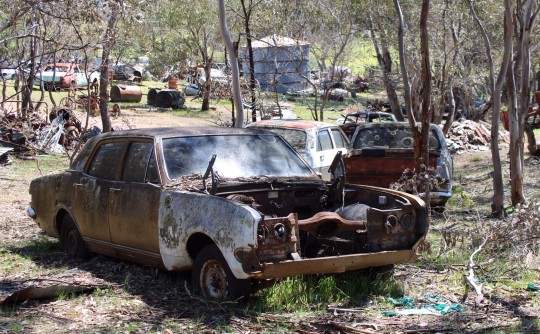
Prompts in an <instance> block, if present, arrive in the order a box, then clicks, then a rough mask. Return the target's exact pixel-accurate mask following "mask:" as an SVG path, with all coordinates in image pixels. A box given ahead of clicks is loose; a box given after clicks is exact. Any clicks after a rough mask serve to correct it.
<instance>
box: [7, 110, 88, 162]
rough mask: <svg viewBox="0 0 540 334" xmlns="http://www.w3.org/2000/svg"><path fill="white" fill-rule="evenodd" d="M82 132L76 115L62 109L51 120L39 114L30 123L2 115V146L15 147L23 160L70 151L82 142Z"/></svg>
mask: <svg viewBox="0 0 540 334" xmlns="http://www.w3.org/2000/svg"><path fill="white" fill-rule="evenodd" d="M81 132H82V128H81V122H80V121H79V120H78V119H77V117H76V116H75V114H74V113H73V112H72V111H71V110H69V109H66V108H62V107H60V108H57V109H56V110H54V111H51V113H50V114H49V120H48V121H47V120H46V119H42V118H40V117H39V116H38V115H37V113H34V114H30V115H29V116H28V118H27V119H26V120H24V119H22V118H21V117H18V116H17V115H16V114H14V113H10V114H7V115H4V116H0V147H2V148H6V149H7V148H11V149H12V152H14V153H15V154H16V155H17V156H18V157H21V158H25V157H26V158H28V157H33V156H35V155H36V154H37V153H38V152H44V153H60V152H64V151H65V150H69V149H71V148H73V147H74V146H75V145H76V144H77V143H78V138H79V137H80V133H81ZM3 151H5V150H2V152H3ZM5 159H7V157H6V158H5Z"/></svg>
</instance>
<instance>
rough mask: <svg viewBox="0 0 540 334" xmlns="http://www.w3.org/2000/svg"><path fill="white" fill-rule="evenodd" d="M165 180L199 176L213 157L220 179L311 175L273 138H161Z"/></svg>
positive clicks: (279, 141)
mask: <svg viewBox="0 0 540 334" xmlns="http://www.w3.org/2000/svg"><path fill="white" fill-rule="evenodd" d="M162 146H163V157H164V161H165V167H166V170H167V174H168V176H169V179H171V180H175V179H177V178H179V177H181V176H187V175H192V174H203V173H204V172H205V171H206V169H207V168H208V162H209V161H210V159H211V158H212V156H213V155H216V161H215V164H214V166H213V168H214V171H215V172H217V173H218V174H219V175H220V176H221V177H227V178H238V177H253V176H280V177H283V176H288V177H289V176H313V173H312V171H311V169H310V168H309V167H308V166H306V164H305V163H304V162H303V161H302V160H301V159H299V158H298V156H297V155H296V153H295V152H294V151H293V150H291V149H290V148H289V147H288V146H287V145H286V144H285V142H284V141H283V140H282V139H281V138H279V137H278V136H276V135H205V136H193V137H178V138H167V139H163V145H162Z"/></svg>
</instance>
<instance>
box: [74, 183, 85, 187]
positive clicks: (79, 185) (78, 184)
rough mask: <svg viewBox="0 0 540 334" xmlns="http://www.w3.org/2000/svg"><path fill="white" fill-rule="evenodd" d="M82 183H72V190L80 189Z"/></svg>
mask: <svg viewBox="0 0 540 334" xmlns="http://www.w3.org/2000/svg"><path fill="white" fill-rule="evenodd" d="M82 186H83V184H82V183H73V188H82Z"/></svg>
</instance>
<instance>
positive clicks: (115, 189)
mask: <svg viewBox="0 0 540 334" xmlns="http://www.w3.org/2000/svg"><path fill="white" fill-rule="evenodd" d="M109 191H110V192H112V193H117V192H120V191H122V189H118V188H110V189H109Z"/></svg>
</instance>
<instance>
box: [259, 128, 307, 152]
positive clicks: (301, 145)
mask: <svg viewBox="0 0 540 334" xmlns="http://www.w3.org/2000/svg"><path fill="white" fill-rule="evenodd" d="M265 130H268V131H272V132H273V133H277V134H278V135H280V136H281V137H283V138H285V140H286V141H287V142H288V143H289V144H291V146H292V147H293V148H294V149H295V150H297V151H299V152H304V151H305V150H306V142H307V133H306V132H305V131H302V130H294V129H280V128H265Z"/></svg>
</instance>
